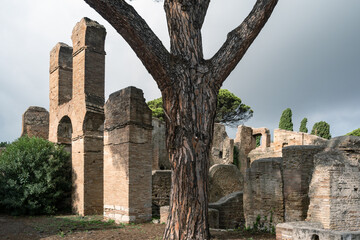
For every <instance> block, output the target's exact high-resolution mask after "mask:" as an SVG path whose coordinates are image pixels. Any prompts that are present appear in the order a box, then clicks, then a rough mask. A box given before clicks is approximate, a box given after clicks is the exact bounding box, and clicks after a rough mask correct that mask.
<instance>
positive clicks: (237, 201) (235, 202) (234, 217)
mask: <svg viewBox="0 0 360 240" xmlns="http://www.w3.org/2000/svg"><path fill="white" fill-rule="evenodd" d="M209 209H216V210H217V211H218V212H219V218H218V219H219V223H218V224H216V223H215V224H213V225H214V226H216V225H219V228H222V229H235V228H242V227H244V223H245V219H244V212H243V192H233V193H231V194H229V195H227V196H225V197H223V198H221V199H219V201H217V202H215V203H209Z"/></svg>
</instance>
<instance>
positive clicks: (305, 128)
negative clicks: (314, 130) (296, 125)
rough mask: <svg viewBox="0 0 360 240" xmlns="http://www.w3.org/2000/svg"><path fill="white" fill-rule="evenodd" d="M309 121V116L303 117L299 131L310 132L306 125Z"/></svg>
mask: <svg viewBox="0 0 360 240" xmlns="http://www.w3.org/2000/svg"><path fill="white" fill-rule="evenodd" d="M307 121H308V119H307V118H303V120H301V123H300V129H299V132H303V133H307V132H308V129H307V127H306V124H307Z"/></svg>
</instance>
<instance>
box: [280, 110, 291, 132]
mask: <svg viewBox="0 0 360 240" xmlns="http://www.w3.org/2000/svg"><path fill="white" fill-rule="evenodd" d="M293 127H294V126H293V123H292V112H291V109H290V108H287V109H285V110H284V111H283V113H282V115H281V118H280V122H279V128H280V129H284V130H288V131H293Z"/></svg>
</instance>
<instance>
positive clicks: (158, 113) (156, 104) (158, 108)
mask: <svg viewBox="0 0 360 240" xmlns="http://www.w3.org/2000/svg"><path fill="white" fill-rule="evenodd" d="M147 105H148V106H149V108H150V109H151V111H152V116H153V117H155V118H158V119H160V120H162V121H164V117H165V113H164V108H163V102H162V98H161V97H160V98H157V99H154V100H152V101H149V102H147Z"/></svg>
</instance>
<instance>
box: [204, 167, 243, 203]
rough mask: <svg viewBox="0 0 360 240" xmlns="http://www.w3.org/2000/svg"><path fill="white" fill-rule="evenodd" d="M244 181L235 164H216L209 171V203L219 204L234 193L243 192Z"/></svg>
mask: <svg viewBox="0 0 360 240" xmlns="http://www.w3.org/2000/svg"><path fill="white" fill-rule="evenodd" d="M243 179H244V177H243V176H242V175H241V173H240V171H239V169H238V168H237V167H236V166H235V165H233V164H215V165H213V166H212V167H211V168H210V170H209V202H210V203H212V202H217V201H218V200H219V199H220V198H222V197H225V196H227V195H229V194H230V193H233V192H238V191H242V189H243Z"/></svg>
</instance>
